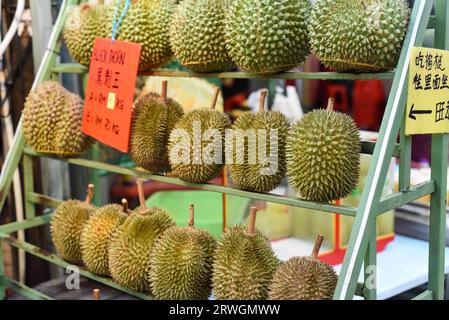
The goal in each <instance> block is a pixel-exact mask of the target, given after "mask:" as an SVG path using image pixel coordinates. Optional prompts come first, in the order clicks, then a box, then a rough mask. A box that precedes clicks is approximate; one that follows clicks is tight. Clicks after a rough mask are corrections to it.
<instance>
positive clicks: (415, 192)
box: [378, 180, 435, 214]
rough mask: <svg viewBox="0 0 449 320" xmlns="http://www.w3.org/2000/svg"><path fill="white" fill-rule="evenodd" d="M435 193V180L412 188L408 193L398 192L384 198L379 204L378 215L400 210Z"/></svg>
mask: <svg viewBox="0 0 449 320" xmlns="http://www.w3.org/2000/svg"><path fill="white" fill-rule="evenodd" d="M434 191H435V182H434V181H433V180H430V181H426V182H422V183H420V184H417V185H415V186H412V187H410V188H409V189H408V190H407V191H404V192H396V193H393V194H390V195H388V196H385V197H383V198H382V199H381V200H380V203H379V209H378V214H382V213H385V212H389V211H391V210H394V209H395V208H399V207H401V206H403V205H405V204H407V203H410V202H412V201H415V200H418V199H420V198H422V197H424V196H426V195H428V194H431V193H433V192H434Z"/></svg>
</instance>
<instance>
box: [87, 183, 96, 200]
mask: <svg viewBox="0 0 449 320" xmlns="http://www.w3.org/2000/svg"><path fill="white" fill-rule="evenodd" d="M93 198H94V185H93V184H92V183H90V184H89V185H88V186H87V195H86V203H88V204H90V203H91V202H92V199H93Z"/></svg>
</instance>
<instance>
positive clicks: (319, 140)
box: [287, 99, 361, 202]
mask: <svg viewBox="0 0 449 320" xmlns="http://www.w3.org/2000/svg"><path fill="white" fill-rule="evenodd" d="M332 109H333V101H332V99H329V105H328V109H327V110H324V109H321V110H313V111H311V112H309V113H307V114H306V115H305V116H304V118H302V119H301V120H300V121H298V122H297V123H296V124H295V125H293V127H292V129H291V131H290V133H289V135H288V139H287V175H288V177H289V182H290V185H291V186H292V187H293V189H294V190H295V191H296V193H297V195H298V197H299V198H301V199H304V200H311V201H320V202H329V201H332V200H337V199H340V198H344V197H346V196H348V195H349V194H350V193H351V191H352V190H353V189H354V188H355V187H356V186H357V181H358V179H359V172H360V149H361V144H360V134H359V130H358V128H357V125H356V124H355V122H354V120H353V119H352V118H351V117H350V116H348V115H346V114H343V113H340V112H334V111H333V110H332Z"/></svg>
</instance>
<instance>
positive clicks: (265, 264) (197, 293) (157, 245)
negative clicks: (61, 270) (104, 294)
mask: <svg viewBox="0 0 449 320" xmlns="http://www.w3.org/2000/svg"><path fill="white" fill-rule="evenodd" d="M142 183H143V181H142V180H141V179H140V180H138V182H137V184H138V190H139V198H140V202H141V203H140V206H139V207H138V208H136V209H135V210H132V211H131V210H129V208H128V203H127V201H126V200H125V199H124V200H122V204H121V205H117V204H109V205H106V206H103V207H101V208H97V207H95V206H93V205H92V204H90V201H91V200H92V197H93V185H89V188H88V195H87V198H86V201H85V202H82V201H78V200H68V201H65V202H63V203H62V204H60V205H59V206H58V208H57V209H56V212H55V214H54V217H53V218H52V221H51V234H52V239H53V243H54V245H55V248H56V250H57V252H58V253H59V254H60V255H61V257H62V258H63V259H65V260H66V261H68V262H70V263H75V264H79V265H80V264H84V266H85V267H86V268H87V270H89V271H91V272H92V273H95V274H98V275H101V276H105V277H112V279H113V280H114V281H116V282H117V283H118V284H120V285H122V286H123V287H126V288H128V289H131V290H134V291H136V292H144V293H150V294H152V295H153V296H154V297H155V298H157V299H161V300H162V299H163V300H200V299H208V298H209V297H210V295H211V293H213V295H214V296H215V298H217V299H220V300H229V299H231V300H261V299H268V298H270V299H276V300H278V299H331V298H332V295H333V291H334V290H335V286H336V279H337V277H336V274H335V271H334V270H333V268H332V267H331V266H330V265H327V264H325V263H323V262H320V261H319V260H318V259H317V255H318V251H319V247H320V246H321V242H322V237H319V239H318V240H317V244H316V245H315V249H314V251H313V254H312V256H311V257H303V258H292V259H291V260H289V261H287V262H286V263H281V262H280V261H279V260H278V259H277V258H276V257H275V254H274V252H273V250H272V248H271V244H270V242H269V240H268V238H267V237H266V236H265V235H263V234H262V233H261V232H260V231H258V230H257V229H255V221H256V211H257V210H256V208H255V207H252V208H251V210H250V214H249V222H248V224H247V225H244V224H242V225H237V226H232V227H230V228H228V229H227V230H226V231H225V232H224V233H223V234H222V237H221V239H220V240H218V241H217V240H216V239H215V238H214V237H213V236H212V235H211V233H210V232H209V231H207V230H201V229H196V228H195V223H194V221H195V220H194V217H195V215H194V207H193V205H191V206H190V208H189V210H188V211H187V210H186V212H188V214H186V217H188V219H187V220H188V225H187V226H186V227H180V226H176V225H175V224H174V223H173V221H172V220H171V218H170V215H169V213H168V212H166V211H164V210H163V209H160V208H156V207H151V208H149V207H147V206H146V204H145V198H144V194H143V187H142Z"/></svg>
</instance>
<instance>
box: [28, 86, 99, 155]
mask: <svg viewBox="0 0 449 320" xmlns="http://www.w3.org/2000/svg"><path fill="white" fill-rule="evenodd" d="M83 107H84V104H83V100H82V99H81V97H80V96H78V95H76V94H73V93H71V92H69V91H67V90H66V89H65V88H64V87H62V86H61V85H60V84H59V83H57V82H54V81H46V82H44V83H42V84H41V85H39V86H38V87H37V88H36V89H35V90H33V91H31V92H30V93H29V95H28V97H27V98H26V101H25V106H24V109H23V112H22V128H23V134H24V136H25V140H26V142H27V144H28V145H29V146H31V147H32V148H33V149H34V150H35V151H37V152H42V153H48V154H55V155H58V156H74V155H79V154H81V153H83V152H84V151H86V150H87V149H88V148H89V146H90V145H91V139H90V138H88V137H87V136H86V135H85V134H84V133H83V132H82V131H81V122H82V114H83Z"/></svg>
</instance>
